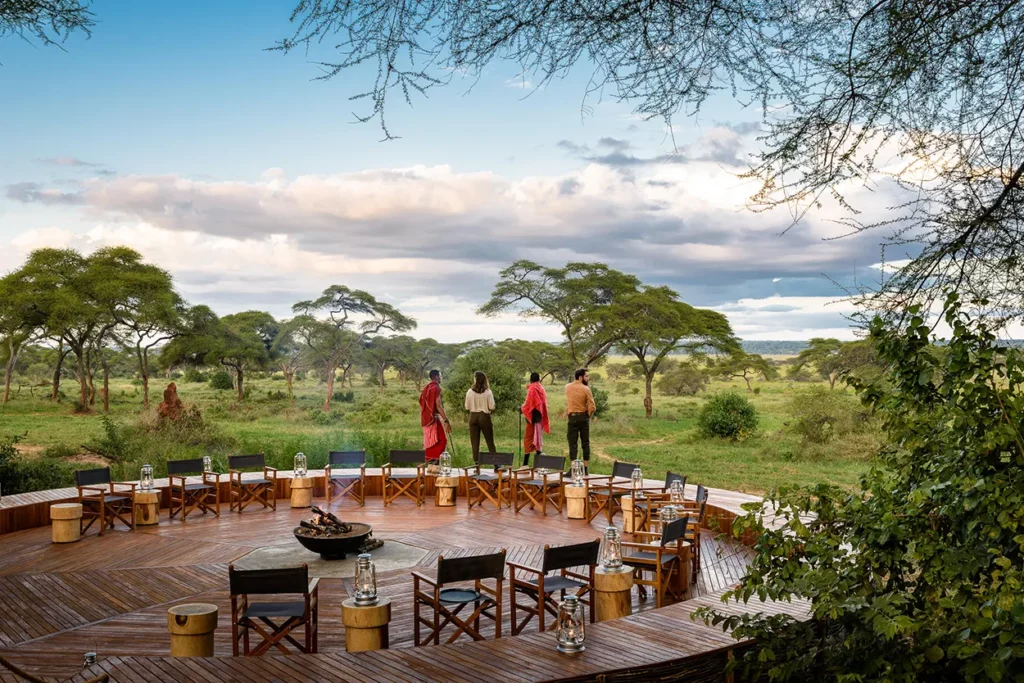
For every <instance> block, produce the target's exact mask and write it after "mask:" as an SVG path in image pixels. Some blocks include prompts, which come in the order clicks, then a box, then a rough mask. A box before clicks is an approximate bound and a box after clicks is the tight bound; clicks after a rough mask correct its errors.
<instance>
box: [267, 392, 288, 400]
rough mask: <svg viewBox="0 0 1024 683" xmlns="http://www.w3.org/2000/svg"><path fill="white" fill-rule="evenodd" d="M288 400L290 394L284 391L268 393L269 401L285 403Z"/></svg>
mask: <svg viewBox="0 0 1024 683" xmlns="http://www.w3.org/2000/svg"><path fill="white" fill-rule="evenodd" d="M287 398H288V394H286V393H284V392H283V391H268V392H267V400H269V401H284V400H285V399H287Z"/></svg>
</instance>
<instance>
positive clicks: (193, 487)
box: [167, 458, 220, 522]
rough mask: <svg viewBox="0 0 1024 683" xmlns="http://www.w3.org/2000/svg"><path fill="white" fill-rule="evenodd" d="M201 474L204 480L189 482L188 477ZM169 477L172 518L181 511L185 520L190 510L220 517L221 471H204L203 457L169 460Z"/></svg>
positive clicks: (182, 519) (182, 518)
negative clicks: (210, 513)
mask: <svg viewBox="0 0 1024 683" xmlns="http://www.w3.org/2000/svg"><path fill="white" fill-rule="evenodd" d="M198 474H201V475H202V477H203V480H202V482H194V483H192V484H190V483H188V480H187V477H190V476H195V475H198ZM167 478H168V481H169V482H170V486H169V490H170V496H171V519H174V516H175V515H177V514H178V513H179V512H180V513H181V521H183V522H184V521H185V518H186V517H188V515H189V513H190V512H193V511H195V510H197V509H198V510H200V511H202V513H203V514H204V515H205V514H206V513H207V512H212V513H213V514H214V516H216V517H220V473H218V472H204V471H203V459H202V458H190V459H188V460H168V461H167Z"/></svg>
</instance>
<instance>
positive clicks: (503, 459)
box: [480, 453, 516, 467]
mask: <svg viewBox="0 0 1024 683" xmlns="http://www.w3.org/2000/svg"><path fill="white" fill-rule="evenodd" d="M515 457H516V454H515V453H481V454H480V464H481V465H497V466H498V467H512V463H513V461H514V460H515Z"/></svg>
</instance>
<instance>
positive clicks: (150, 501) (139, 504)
mask: <svg viewBox="0 0 1024 683" xmlns="http://www.w3.org/2000/svg"><path fill="white" fill-rule="evenodd" d="M132 514H133V515H134V516H135V526H153V525H154V524H159V523H160V492H159V491H136V492H135V500H134V502H133V503H132Z"/></svg>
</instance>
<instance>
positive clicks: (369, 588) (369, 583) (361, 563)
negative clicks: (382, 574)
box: [355, 553, 377, 607]
mask: <svg viewBox="0 0 1024 683" xmlns="http://www.w3.org/2000/svg"><path fill="white" fill-rule="evenodd" d="M355 602H356V604H357V605H359V606H360V607H367V606H369V605H376V604H377V568H376V567H375V566H374V564H373V562H371V561H370V553H363V554H361V555H360V556H359V557H358V558H356V598H355Z"/></svg>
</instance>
